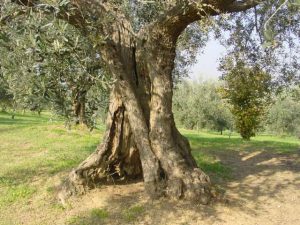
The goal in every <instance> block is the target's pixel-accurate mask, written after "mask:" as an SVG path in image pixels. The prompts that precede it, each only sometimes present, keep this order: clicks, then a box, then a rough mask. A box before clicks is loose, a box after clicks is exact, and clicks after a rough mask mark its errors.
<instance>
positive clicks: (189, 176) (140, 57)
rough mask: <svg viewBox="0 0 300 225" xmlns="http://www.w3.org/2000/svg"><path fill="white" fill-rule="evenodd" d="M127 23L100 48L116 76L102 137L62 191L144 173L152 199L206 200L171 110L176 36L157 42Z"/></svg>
mask: <svg viewBox="0 0 300 225" xmlns="http://www.w3.org/2000/svg"><path fill="white" fill-rule="evenodd" d="M126 25H127V24H123V25H122V26H120V27H117V28H116V29H117V30H118V36H117V37H115V39H114V40H115V41H114V42H112V43H110V44H109V45H103V46H101V49H100V50H101V54H102V55H101V56H102V60H103V61H105V62H106V64H107V65H108V67H109V70H110V73H112V74H113V75H114V77H115V78H116V80H117V81H116V83H115V85H114V88H113V91H112V94H111V100H110V102H111V104H110V108H109V115H108V119H107V120H108V122H107V131H106V134H105V137H104V140H103V142H102V144H101V145H99V147H98V148H97V150H96V152H94V153H93V154H92V155H91V156H90V157H89V158H87V159H86V160H85V161H84V162H83V163H81V164H80V165H79V166H78V167H77V168H76V169H74V170H73V171H72V172H71V173H70V175H69V179H68V181H67V183H66V185H65V186H64V191H65V193H67V194H73V193H78V192H79V193H83V192H85V191H86V190H87V189H89V188H93V187H95V186H96V185H97V184H99V182H100V183H101V182H103V181H108V182H116V181H118V180H123V179H134V178H138V177H143V180H144V184H145V190H146V192H147V193H148V194H149V195H150V196H151V197H152V198H158V197H161V196H169V197H172V198H186V199H190V200H196V201H200V202H202V203H205V204H206V203H208V202H209V200H210V198H211V193H210V181H209V178H208V176H207V175H206V174H205V173H204V172H203V171H202V170H201V169H200V168H198V166H197V164H196V162H195V160H194V159H193V157H192V155H191V149H190V145H189V143H188V141H187V139H186V138H185V137H183V136H182V135H181V134H180V133H179V131H178V130H177V128H176V126H175V122H174V118H173V114H172V94H173V81H172V70H173V68H174V58H175V46H176V39H172V38H169V39H167V38H166V39H164V40H161V37H160V36H159V34H160V32H161V31H159V32H158V31H156V30H152V31H151V32H150V31H148V32H145V34H141V35H140V37H139V38H136V37H134V36H133V35H131V33H130V32H128V29H126V28H127V26H126ZM149 34H151V36H150V35H149ZM158 41H159V42H158ZM159 43H163V44H159Z"/></svg>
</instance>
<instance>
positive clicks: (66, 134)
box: [0, 113, 300, 224]
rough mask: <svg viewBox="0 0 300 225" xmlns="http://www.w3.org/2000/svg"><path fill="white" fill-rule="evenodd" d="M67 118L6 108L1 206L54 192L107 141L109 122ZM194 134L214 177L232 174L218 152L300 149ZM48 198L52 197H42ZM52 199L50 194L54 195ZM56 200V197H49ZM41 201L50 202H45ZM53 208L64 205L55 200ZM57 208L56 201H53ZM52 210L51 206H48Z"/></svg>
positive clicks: (130, 217) (133, 215)
mask: <svg viewBox="0 0 300 225" xmlns="http://www.w3.org/2000/svg"><path fill="white" fill-rule="evenodd" d="M63 124H64V123H63V121H62V120H60V119H59V118H56V117H53V116H52V115H51V114H49V113H44V114H42V115H41V116H38V115H34V114H32V113H26V114H24V115H21V114H17V115H16V117H15V119H14V120H13V119H11V116H10V115H9V114H7V113H0V143H1V144H0V152H1V155H0V210H1V211H6V212H9V213H11V214H12V215H13V211H11V212H10V211H9V210H10V207H11V206H12V205H14V206H15V208H16V207H17V208H18V207H22V206H24V205H26V204H27V203H28V202H32V201H35V199H36V198H37V197H38V196H40V195H41V194H44V195H48V196H53V195H54V192H55V189H54V183H53V181H54V180H55V178H56V177H58V178H61V177H63V176H65V175H66V174H67V173H68V171H70V170H71V168H73V167H75V166H76V165H78V164H79V163H80V162H81V161H82V160H83V159H85V158H86V157H87V156H88V155H89V154H90V153H91V152H93V151H94V150H95V148H96V146H97V145H98V143H99V141H100V140H101V136H102V134H103V127H101V129H95V130H94V131H93V132H89V131H87V130H86V129H81V128H77V129H72V130H70V131H68V130H66V129H65V128H64V126H63ZM181 132H182V133H183V134H184V135H185V136H186V137H187V138H188V139H189V141H190V143H191V146H192V149H193V151H192V153H193V155H194V157H195V159H196V161H197V163H198V164H199V166H200V167H201V168H202V169H203V170H204V171H205V172H207V173H208V174H209V175H210V176H211V177H212V178H213V179H215V180H218V179H222V180H224V179H230V174H231V167H230V165H225V164H224V163H222V162H221V160H220V159H219V158H218V157H216V154H217V153H222V154H232V152H236V153H243V152H251V151H268V152H271V153H280V154H290V153H293V152H296V151H299V149H300V141H299V139H296V138H293V137H275V136H268V135H259V136H257V137H255V138H253V139H252V140H251V141H243V140H242V139H241V138H240V137H239V136H238V135H237V134H233V135H232V136H231V138H229V137H228V135H220V134H218V133H216V132H197V131H190V130H184V129H181ZM40 199H41V200H40V201H45V199H47V198H40ZM48 199H49V198H48ZM49 202H50V200H49ZM40 204H41V205H43V204H44V202H40ZM49 204H50V205H51V204H52V205H53V207H52V210H56V211H55V212H58V210H60V213H61V212H62V211H63V210H64V209H62V208H61V207H57V203H56V202H55V201H53V203H51V202H50V203H49ZM50 208H51V206H50ZM48 211H49V209H48ZM143 213H144V208H143V207H142V206H139V205H134V206H132V207H130V208H128V209H122V210H121V212H120V217H121V218H123V220H124V221H127V222H130V221H134V220H135V219H137V218H138V217H139V216H140V215H141V214H143ZM109 215H110V213H109V212H107V211H106V210H104V209H94V210H92V211H91V212H89V213H88V215H85V216H84V218H89V220H90V221H92V222H91V224H93V221H95V220H105V219H106V218H107V217H109ZM69 223H70V224H84V223H85V222H84V220H82V218H80V217H72V218H71V219H70V221H69Z"/></svg>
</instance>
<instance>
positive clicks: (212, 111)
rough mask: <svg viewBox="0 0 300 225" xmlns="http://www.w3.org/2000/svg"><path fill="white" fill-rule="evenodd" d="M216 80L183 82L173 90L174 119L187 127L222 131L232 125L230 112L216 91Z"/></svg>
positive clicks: (217, 84) (217, 86)
mask: <svg viewBox="0 0 300 225" xmlns="http://www.w3.org/2000/svg"><path fill="white" fill-rule="evenodd" d="M219 85H220V84H219V83H216V82H203V83H197V82H193V83H192V82H183V83H182V84H180V85H178V86H177V87H176V88H175V90H174V98H173V111H174V117H175V120H177V121H178V123H179V124H180V125H183V126H184V127H185V128H188V129H201V128H206V129H211V130H217V131H219V132H221V134H222V132H223V130H225V129H230V128H232V127H233V124H232V122H233V121H232V114H231V113H230V111H229V108H228V106H227V105H226V102H225V101H224V100H222V98H221V95H220V94H219V93H218V88H219Z"/></svg>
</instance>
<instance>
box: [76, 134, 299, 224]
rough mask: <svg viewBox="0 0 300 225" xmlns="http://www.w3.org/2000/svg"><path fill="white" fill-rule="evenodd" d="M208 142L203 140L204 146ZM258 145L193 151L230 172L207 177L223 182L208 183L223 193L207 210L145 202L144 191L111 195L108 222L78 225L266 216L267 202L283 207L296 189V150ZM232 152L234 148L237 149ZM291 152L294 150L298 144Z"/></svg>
mask: <svg viewBox="0 0 300 225" xmlns="http://www.w3.org/2000/svg"><path fill="white" fill-rule="evenodd" d="M202 139H203V138H202ZM211 141H212V140H206V142H207V143H211ZM204 143H205V141H204ZM224 143H227V145H224ZM261 145H263V146H264V147H263V148H257V143H256V144H255V143H254V144H247V146H244V147H245V149H243V150H242V151H237V150H232V149H230V147H231V143H228V142H227V141H224V142H223V147H224V148H223V150H221V149H216V150H213V149H211V148H210V147H209V148H202V149H199V148H195V147H194V149H193V151H194V154H195V153H197V152H199V151H200V152H202V154H204V155H208V156H211V157H213V158H214V159H216V161H215V162H207V163H208V164H211V165H210V166H211V167H212V168H215V166H214V165H216V163H218V164H220V165H223V166H224V167H225V168H229V169H230V176H229V177H226V178H224V174H222V173H217V172H218V171H217V172H216V171H214V170H211V171H210V173H211V175H214V176H215V177H216V178H222V179H213V182H214V186H215V187H217V188H218V190H219V192H220V193H221V192H222V191H224V192H225V193H223V194H221V195H219V197H218V198H216V199H215V200H214V201H213V202H212V203H211V204H210V205H208V206H203V205H198V204H197V203H190V202H183V201H179V202H176V201H172V200H170V199H161V200H160V201H150V200H145V198H146V197H145V193H144V191H143V190H139V191H136V192H134V193H130V194H122V195H114V194H112V195H111V196H110V197H109V198H108V199H107V201H106V204H105V206H104V208H105V210H107V211H108V212H109V216H108V218H105V219H99V220H98V221H97V223H95V218H94V217H93V216H91V215H90V214H89V212H86V213H85V214H84V215H79V217H78V218H81V219H82V220H81V221H84V223H82V224H112V221H113V223H114V224H171V223H169V221H176V222H175V223H173V224H182V225H183V224H198V222H197V221H199V222H200V221H201V222H203V221H211V222H212V221H213V222H219V223H220V224H222V223H224V222H225V221H224V217H222V214H220V211H219V207H223V208H226V209H228V210H229V212H230V211H231V210H232V211H239V212H241V213H244V214H246V215H249V216H252V217H256V216H259V215H262V214H265V213H268V212H267V209H266V204H268V201H270V200H271V201H276V204H281V203H282V204H284V203H285V202H287V201H288V199H287V196H286V194H287V191H293V190H297V188H299V187H300V149H299V148H298V150H297V149H293V151H289V152H287V153H280V152H276V151H275V152H273V151H270V150H271V149H272V150H273V147H272V146H274V145H272V144H271V145H268V142H263V144H260V143H259V145H258V146H261ZM235 146H236V147H237V145H236V143H235ZM276 146H278V145H276ZM293 147H297V144H296V145H295V146H294V145H293ZM298 147H299V145H298ZM290 150H291V149H290ZM223 169H224V168H221V170H223ZM290 194H292V193H290ZM136 205H137V206H138V207H140V208H142V209H143V210H140V211H139V213H137V214H135V215H134V216H132V219H131V220H128V219H126V217H124V212H126V210H127V209H130V208H131V207H134V206H136ZM174 218H176V219H175V220H174ZM74 224H76V223H74Z"/></svg>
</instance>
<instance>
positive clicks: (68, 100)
mask: <svg viewBox="0 0 300 225" xmlns="http://www.w3.org/2000/svg"><path fill="white" fill-rule="evenodd" d="M3 10H4V9H3ZM6 10H8V11H9V10H10V8H9V7H8V8H7V9H6ZM1 34H2V35H1V38H0V41H1V45H0V51H1V54H3V55H6V57H3V58H1V60H0V62H1V65H2V71H3V77H4V79H5V81H6V82H7V83H8V91H9V93H10V94H11V95H12V96H13V99H14V101H15V102H16V103H17V106H18V107H19V108H26V109H30V110H34V111H38V112H40V111H41V110H42V109H45V108H51V109H53V110H54V111H55V112H56V113H57V114H59V115H63V116H64V117H65V118H66V122H67V124H70V123H71V122H75V123H84V124H87V125H88V126H90V127H93V126H94V122H95V117H96V116H97V114H98V111H99V109H100V108H101V109H102V108H106V107H107V100H108V90H109V86H110V81H109V79H108V76H107V74H106V72H105V69H104V68H103V66H102V65H101V60H100V59H99V58H100V56H99V54H98V53H97V51H96V50H95V49H94V48H93V46H92V45H91V44H90V42H89V41H88V40H87V39H86V38H85V37H83V36H82V34H81V33H80V32H78V31H77V30H76V29H74V28H73V27H71V26H70V25H68V24H67V23H65V22H63V21H60V20H57V19H55V18H53V17H51V16H50V17H44V16H39V15H36V14H30V15H28V17H27V19H26V20H22V18H18V19H16V20H14V21H12V22H11V23H9V25H7V26H6V27H4V28H3V27H2V30H1Z"/></svg>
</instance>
